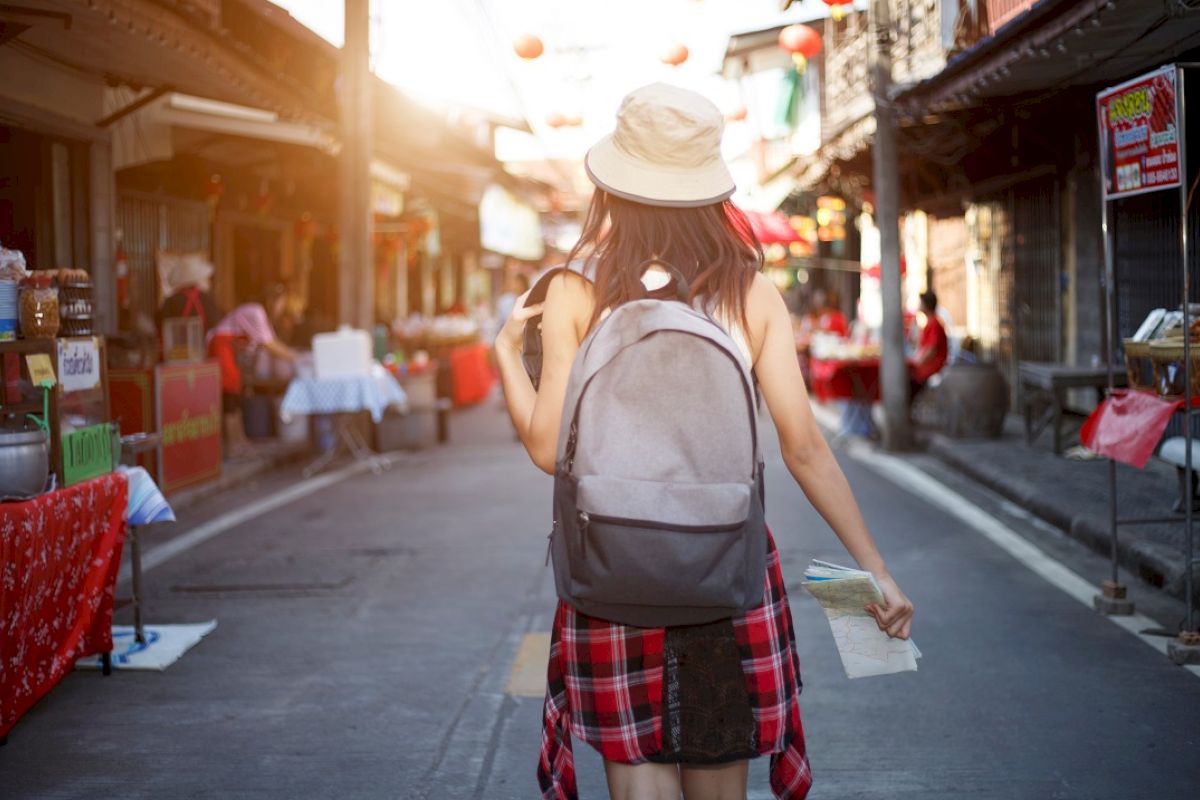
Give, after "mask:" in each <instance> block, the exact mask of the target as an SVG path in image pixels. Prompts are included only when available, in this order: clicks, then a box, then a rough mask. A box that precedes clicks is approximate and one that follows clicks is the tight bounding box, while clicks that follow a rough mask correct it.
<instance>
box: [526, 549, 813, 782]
mask: <svg viewBox="0 0 1200 800" xmlns="http://www.w3.org/2000/svg"><path fill="white" fill-rule="evenodd" d="M767 537H768V551H767V574H766V592H765V594H764V596H763V603H762V605H760V606H757V607H755V608H753V609H751V610H750V611H747V612H746V613H745V614H742V615H739V616H737V617H734V618H733V629H734V636H735V637H736V639H737V645H738V650H739V653H740V656H741V664H742V672H743V674H744V676H745V680H746V689H747V693H748V694H749V697H750V703H751V710H752V712H753V715H754V722H755V729H756V733H757V737H756V741H757V743H758V751H759V753H761V754H764V755H766V754H770V756H771V789H772V791H773V792H774V795H775V797H776V798H777V800H803V798H804V797H805V796H806V795H807V794H808V790H809V787H810V786H811V785H812V774H811V773H810V771H809V766H808V757H807V756H806V755H805V750H804V729H803V727H802V725H801V722H800V687H801V681H800V659H799V657H798V655H797V654H796V637H795V633H794V631H793V629H792V615H791V611H790V609H789V608H788V602H787V593H786V592H785V590H784V584H783V573H782V571H781V570H780V567H779V554H778V552H777V551H776V549H775V541H774V539H772V538H771V535H770V533H768V534H767ZM664 636H665V629H664V628H634V627H629V626H625V625H617V624H614V623H611V622H606V621H604V620H601V619H596V618H594V617H589V616H587V615H585V614H581V613H580V612H578V611H576V610H575V609H573V608H571V606H569V605H567V604H566V603H563V602H561V601H560V602H559V604H558V611H557V613H556V614H555V617H554V630H553V634H552V637H551V642H550V664H549V667H548V670H547V687H546V703H545V709H544V713H543V719H542V748H541V756H540V759H539V762H538V783H539V785H540V786H541V791H542V797H543V799H544V800H576V799H577V798H578V797H579V792H578V790H577V788H576V785H575V760H574V756H573V754H572V751H571V735H572V734H574V735H575V736H578V737H579V738H580V739H582V740H583V741H585V742H587V743H588V744H590V745H591V746H592V747H594V748H595V749H596V750H598V751H599V752H600V754H601V755H602V756H603V757H604V758H606V759H608V760H609V761H616V762H620V763H625V764H639V763H642V762H645V761H648V760H650V757H652V756H654V755H656V754H658V753H660V752H661V751H662V749H663V731H662V718H663V714H662V704H663V641H664Z"/></svg>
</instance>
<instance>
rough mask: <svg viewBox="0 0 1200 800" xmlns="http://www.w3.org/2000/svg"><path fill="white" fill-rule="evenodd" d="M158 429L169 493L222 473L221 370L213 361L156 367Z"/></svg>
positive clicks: (161, 480) (162, 484) (162, 483)
mask: <svg viewBox="0 0 1200 800" xmlns="http://www.w3.org/2000/svg"><path fill="white" fill-rule="evenodd" d="M158 430H159V432H160V433H161V434H162V463H161V464H160V465H159V474H158V485H159V488H161V489H162V490H163V492H165V493H168V494H169V493H171V492H174V491H178V490H180V489H185V488H187V487H189V486H195V485H196V484H200V483H205V482H206V481H210V480H212V479H214V478H216V477H217V476H219V475H220V474H221V370H220V368H219V367H218V366H217V362H215V361H202V362H200V363H195V364H160V365H159V366H158Z"/></svg>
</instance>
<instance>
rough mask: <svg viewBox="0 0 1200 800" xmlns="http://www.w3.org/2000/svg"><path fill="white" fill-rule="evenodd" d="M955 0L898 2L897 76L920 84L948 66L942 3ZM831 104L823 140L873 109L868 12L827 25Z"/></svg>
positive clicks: (895, 10) (827, 97)
mask: <svg viewBox="0 0 1200 800" xmlns="http://www.w3.org/2000/svg"><path fill="white" fill-rule="evenodd" d="M944 2H954V0H895V2H894V3H893V12H892V23H893V29H894V31H895V34H896V36H895V39H894V41H893V43H892V64H893V79H894V80H895V82H896V83H898V84H908V83H917V82H919V81H921V80H924V79H925V78H928V77H931V76H933V75H935V74H936V73H937V72H939V71H940V70H941V69H942V68H943V67H945V65H946V46H945V45H946V43H944V42H943V40H942V26H941V14H940V9H941V4H942V3H944ZM824 41H825V98H824V100H825V102H824V107H823V111H822V126H821V129H822V139H823V140H826V141H827V140H829V139H830V138H832V137H833V136H836V135H837V134H838V133H839V132H840V131H842V130H843V129H844V128H846V126H848V125H850V124H852V123H854V122H855V121H856V120H858V119H860V118H861V117H862V116H864V115H865V114H869V113H870V112H871V109H872V108H873V103H872V100H871V84H870V72H869V61H870V58H869V55H870V53H869V52H868V48H869V46H870V31H869V30H868V26H867V15H866V14H863V13H858V14H851V15H849V16H847V17H846V18H845V19H843V20H840V21H834V20H832V19H830V20H827V21H826V25H825V36H824Z"/></svg>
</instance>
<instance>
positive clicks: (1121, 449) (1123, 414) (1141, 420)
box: [1079, 392, 1183, 469]
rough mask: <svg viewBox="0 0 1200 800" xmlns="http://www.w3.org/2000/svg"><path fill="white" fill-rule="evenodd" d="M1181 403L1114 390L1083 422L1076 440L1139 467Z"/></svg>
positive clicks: (1114, 459) (1151, 451) (1142, 393)
mask: <svg viewBox="0 0 1200 800" xmlns="http://www.w3.org/2000/svg"><path fill="white" fill-rule="evenodd" d="M1182 405H1183V402H1182V401H1180V400H1163V399H1162V398H1161V397H1159V396H1158V395H1154V394H1150V393H1149V392H1119V393H1114V394H1113V395H1112V396H1111V397H1108V398H1105V400H1104V401H1103V402H1102V403H1100V405H1098V406H1097V407H1096V410H1095V411H1093V412H1092V415H1091V416H1090V417H1088V418H1087V421H1086V422H1084V423H1083V428H1082V429H1081V430H1080V432H1079V440H1080V441H1081V442H1082V443H1083V446H1084V447H1086V448H1087V449H1089V450H1092V451H1094V452H1096V453H1099V454H1100V455H1102V456H1106V457H1108V458H1111V459H1112V460H1113V461H1120V462H1123V463H1125V464H1129V465H1131V466H1134V467H1137V468H1138V469H1141V468H1142V467H1144V466H1146V462H1147V461H1149V460H1150V456H1151V455H1152V454H1153V453H1154V448H1155V447H1157V446H1158V441H1159V440H1160V439H1161V438H1162V435H1163V431H1164V430H1166V428H1167V423H1168V422H1170V421H1171V415H1172V414H1174V413H1175V410H1176V409H1177V408H1179V407H1180V406H1182Z"/></svg>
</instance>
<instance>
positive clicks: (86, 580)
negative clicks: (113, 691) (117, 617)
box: [0, 474, 129, 736]
mask: <svg viewBox="0 0 1200 800" xmlns="http://www.w3.org/2000/svg"><path fill="white" fill-rule="evenodd" d="M128 493H129V490H128V484H127V483H126V480H125V476H123V475H119V474H112V475H105V476H102V477H100V478H96V479H95V480H91V481H87V482H85V483H81V484H78V485H76V486H72V487H70V488H68V489H62V490H60V491H57V492H51V493H50V494H46V495H42V496H41V497H36V498H34V499H32V500H27V501H25V502H23V503H3V504H0V736H4V735H5V734H7V733H8V731H9V730H10V729H11V728H12V726H13V725H15V724H16V722H17V720H18V719H20V718H21V715H22V714H24V713H25V712H26V711H28V710H29V709H30V707H31V706H33V704H34V703H36V702H37V701H38V700H39V699H40V698H41V697H42V696H43V695H45V694H46V693H47V692H48V691H50V690H51V689H52V688H54V686H55V684H57V683H58V682H59V681H60V680H62V677H63V676H64V675H66V674H67V672H69V671H70V670H71V669H72V668H73V667H74V666H75V659H77V658H81V657H83V656H86V655H92V654H94V653H105V652H108V651H109V650H112V612H113V591H114V589H115V585H116V581H117V570H118V569H119V568H120V566H121V546H122V545H123V544H124V543H125V507H126V504H127V502H128Z"/></svg>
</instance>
